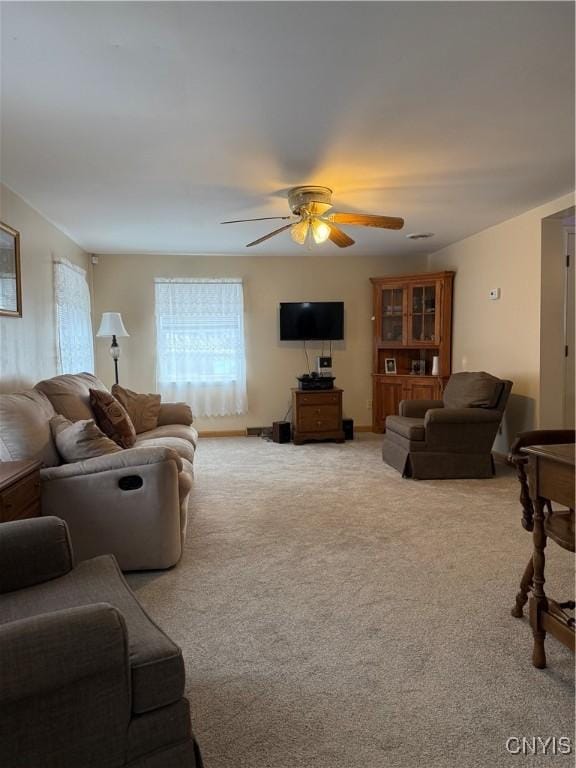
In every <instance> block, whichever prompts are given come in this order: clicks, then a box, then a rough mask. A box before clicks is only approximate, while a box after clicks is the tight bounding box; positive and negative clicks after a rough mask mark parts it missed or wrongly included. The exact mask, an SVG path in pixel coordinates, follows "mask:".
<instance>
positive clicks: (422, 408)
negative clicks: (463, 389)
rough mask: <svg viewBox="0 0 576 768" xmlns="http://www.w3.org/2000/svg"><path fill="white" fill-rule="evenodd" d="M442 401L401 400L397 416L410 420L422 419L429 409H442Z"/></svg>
mask: <svg viewBox="0 0 576 768" xmlns="http://www.w3.org/2000/svg"><path fill="white" fill-rule="evenodd" d="M443 407H444V403H443V402H442V400H401V401H400V406H399V408H398V415H399V416H408V417H409V418H411V419H423V418H424V416H426V412H427V411H429V410H430V409H431V408H443Z"/></svg>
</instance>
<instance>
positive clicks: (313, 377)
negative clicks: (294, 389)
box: [298, 373, 336, 390]
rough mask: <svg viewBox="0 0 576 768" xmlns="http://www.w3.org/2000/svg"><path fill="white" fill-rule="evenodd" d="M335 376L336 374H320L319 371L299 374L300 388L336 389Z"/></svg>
mask: <svg viewBox="0 0 576 768" xmlns="http://www.w3.org/2000/svg"><path fill="white" fill-rule="evenodd" d="M335 378H336V377H335V376H318V374H317V373H316V374H315V373H304V374H302V376H298V389H304V390H319V389H334V379H335Z"/></svg>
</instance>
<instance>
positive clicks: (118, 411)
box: [90, 389, 136, 448]
mask: <svg viewBox="0 0 576 768" xmlns="http://www.w3.org/2000/svg"><path fill="white" fill-rule="evenodd" d="M90 406H91V408H92V411H93V412H94V418H95V419H96V423H97V424H98V426H99V427H100V429H101V430H102V432H104V434H105V435H108V437H109V438H111V439H112V440H114V442H115V443H118V445H120V446H122V448H132V446H133V445H134V443H135V442H136V430H135V429H134V425H133V424H132V422H131V421H130V416H128V414H127V413H126V409H125V408H124V406H123V405H121V404H120V403H119V402H118V400H116V398H115V397H113V395H111V394H110V392H103V391H102V390H100V389H91V390H90Z"/></svg>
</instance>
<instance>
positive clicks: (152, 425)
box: [112, 384, 160, 435]
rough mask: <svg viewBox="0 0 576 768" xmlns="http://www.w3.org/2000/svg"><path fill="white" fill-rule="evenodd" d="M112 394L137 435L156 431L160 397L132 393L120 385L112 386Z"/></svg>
mask: <svg viewBox="0 0 576 768" xmlns="http://www.w3.org/2000/svg"><path fill="white" fill-rule="evenodd" d="M112 394H113V395H114V397H115V398H116V400H118V402H119V403H121V404H122V405H123V406H124V408H125V409H126V411H127V412H128V416H130V421H131V422H132V424H134V429H135V430H136V434H137V435H139V434H140V433H141V432H149V431H150V430H151V429H156V427H157V426H158V416H159V415H160V395H151V394H148V395H145V394H143V393H139V392H133V391H132V390H131V389H126V388H125V387H121V386H120V384H114V386H113V387H112Z"/></svg>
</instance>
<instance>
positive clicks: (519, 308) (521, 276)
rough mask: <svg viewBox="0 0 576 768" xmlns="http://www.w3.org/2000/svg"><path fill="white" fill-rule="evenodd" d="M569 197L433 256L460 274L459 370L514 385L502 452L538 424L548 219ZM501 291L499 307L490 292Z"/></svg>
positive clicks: (433, 266) (434, 262)
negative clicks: (544, 225) (544, 232)
mask: <svg viewBox="0 0 576 768" xmlns="http://www.w3.org/2000/svg"><path fill="white" fill-rule="evenodd" d="M573 203H574V197H573V195H566V196H564V197H562V198H559V199H558V200H554V201H551V202H549V203H547V204H546V205H542V206H540V207H539V208H535V209H533V210H531V211H527V212H526V213H524V214H522V215H521V216H517V217H515V218H513V219H509V220H507V221H505V222H503V223H501V224H498V225H496V226H494V227H491V228H490V229H486V230H484V231H483V232H479V233H478V234H476V235H473V236H471V237H468V238H466V239H465V240H462V241H460V242H458V243H454V244H453V245H451V246H449V247H448V248H445V249H443V250H442V251H438V252H437V253H434V254H431V255H430V256H429V257H428V266H429V268H430V270H440V269H454V270H455V271H456V278H455V283H454V317H453V328H454V331H453V370H454V371H463V370H469V371H470V370H485V371H488V372H489V373H492V374H494V375H496V376H502V377H505V378H509V379H511V380H512V381H513V382H514V389H513V396H512V398H511V401H510V406H509V408H508V412H507V416H506V419H505V423H504V428H503V435H502V437H501V438H500V439H499V440H497V443H496V448H497V449H500V450H506V448H507V447H508V444H509V441H510V440H511V439H512V438H513V437H514V435H515V434H516V432H517V431H520V430H521V429H530V428H532V427H535V426H537V425H538V424H543V425H544V422H543V421H542V420H541V419H540V414H539V407H540V402H539V401H540V351H541V345H540V317H541V312H540V301H541V285H542V277H541V262H542V219H543V218H545V217H546V216H550V215H552V214H554V213H556V212H558V211H561V210H564V209H566V208H568V207H569V206H570V205H573ZM491 288H500V289H501V298H500V300H499V301H491V300H490V299H489V298H488V291H489V290H490V289H491Z"/></svg>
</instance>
